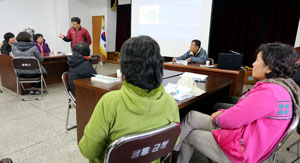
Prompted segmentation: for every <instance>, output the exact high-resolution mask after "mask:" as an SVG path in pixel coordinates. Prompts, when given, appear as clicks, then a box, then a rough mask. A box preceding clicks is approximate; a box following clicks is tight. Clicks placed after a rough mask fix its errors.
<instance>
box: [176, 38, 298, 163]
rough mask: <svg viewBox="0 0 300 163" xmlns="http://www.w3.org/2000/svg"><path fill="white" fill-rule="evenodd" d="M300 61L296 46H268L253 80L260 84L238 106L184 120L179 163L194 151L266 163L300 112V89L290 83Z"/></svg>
mask: <svg viewBox="0 0 300 163" xmlns="http://www.w3.org/2000/svg"><path fill="white" fill-rule="evenodd" d="M298 58H299V56H298V54H297V52H296V51H295V50H294V48H293V47H291V46H289V45H286V44H281V43H269V44H263V45H261V46H260V47H259V48H258V49H257V58H256V61H255V62H254V63H253V77H254V78H256V79H258V80H259V81H258V82H257V83H256V85H255V86H254V87H253V89H252V90H251V91H249V92H248V93H247V94H245V95H243V96H242V97H241V98H240V100H239V102H238V103H237V104H236V105H234V106H233V107H231V108H229V109H227V110H219V111H217V112H215V113H213V114H212V115H211V116H209V115H206V114H203V113H200V112H196V111H191V112H189V113H188V115H187V116H186V117H185V118H184V120H183V122H182V128H181V130H182V131H181V135H180V136H181V139H180V142H179V143H178V145H177V146H176V147H175V148H174V150H179V149H180V151H179V153H178V158H177V162H178V163H188V162H189V160H190V158H191V156H192V154H193V151H194V149H196V150H198V151H200V152H201V153H203V154H204V155H205V156H207V157H208V158H210V159H211V160H214V161H217V162H250V163H255V162H261V161H263V160H264V159H266V158H267V157H268V156H269V155H270V154H271V153H272V151H273V150H274V148H273V147H274V146H275V145H276V144H277V142H278V141H279V140H280V138H281V136H282V135H285V134H286V129H287V127H289V124H290V121H291V119H292V115H293V112H295V111H296V110H297V109H299V108H300V106H299V103H300V95H299V92H300V89H299V87H298V86H297V84H296V83H295V82H294V81H293V80H292V79H291V77H292V76H293V75H294V74H295V72H296V68H297V66H296V62H297V59H298Z"/></svg>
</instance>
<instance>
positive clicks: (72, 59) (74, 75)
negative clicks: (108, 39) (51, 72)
mask: <svg viewBox="0 0 300 163" xmlns="http://www.w3.org/2000/svg"><path fill="white" fill-rule="evenodd" d="M89 55H90V48H89V45H88V44H87V43H85V42H80V43H77V44H75V46H74V51H73V55H71V56H69V57H68V62H67V63H68V65H69V78H68V79H69V85H70V89H71V92H72V94H73V95H74V96H75V88H74V84H73V80H76V79H82V78H89V77H92V76H93V75H92V74H97V72H96V70H95V69H94V68H93V65H92V63H91V61H90V60H89V58H88V57H87V56H89Z"/></svg>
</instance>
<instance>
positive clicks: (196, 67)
mask: <svg viewBox="0 0 300 163" xmlns="http://www.w3.org/2000/svg"><path fill="white" fill-rule="evenodd" d="M200 65H201V64H199V63H189V64H188V65H182V64H178V63H175V62H165V63H164V68H165V69H167V70H174V71H181V72H193V73H198V74H205V75H214V76H218V77H224V78H229V79H233V83H232V85H231V95H232V96H241V95H242V91H243V86H244V78H245V75H246V72H245V70H244V69H239V70H227V69H219V68H216V67H212V68H208V67H201V66H200Z"/></svg>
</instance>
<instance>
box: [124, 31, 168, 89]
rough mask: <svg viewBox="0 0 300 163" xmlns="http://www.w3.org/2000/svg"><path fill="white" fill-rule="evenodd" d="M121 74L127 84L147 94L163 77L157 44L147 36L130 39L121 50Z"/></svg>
mask: <svg viewBox="0 0 300 163" xmlns="http://www.w3.org/2000/svg"><path fill="white" fill-rule="evenodd" d="M121 72H122V73H123V75H124V76H125V79H126V81H127V82H129V83H131V84H133V85H135V86H138V87H140V88H142V89H146V90H148V91H149V92H150V91H151V90H153V89H155V88H158V87H159V86H160V85H161V82H162V76H163V58H162V56H161V54H160V48H159V45H158V43H157V42H156V41H155V40H154V39H152V38H151V37H149V36H139V37H132V38H130V39H128V40H127V41H126V42H125V43H124V44H123V45H122V48H121Z"/></svg>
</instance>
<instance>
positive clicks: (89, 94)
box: [74, 71, 232, 143]
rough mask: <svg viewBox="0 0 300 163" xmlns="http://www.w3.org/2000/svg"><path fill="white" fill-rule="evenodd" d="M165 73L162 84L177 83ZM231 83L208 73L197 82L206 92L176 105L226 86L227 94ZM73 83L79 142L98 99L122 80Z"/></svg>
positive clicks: (116, 87)
mask: <svg viewBox="0 0 300 163" xmlns="http://www.w3.org/2000/svg"><path fill="white" fill-rule="evenodd" d="M166 73H173V72H171V71H169V72H168V71H165V76H164V77H168V78H165V79H163V85H166V84H167V83H177V81H178V79H179V78H180V77H179V76H178V75H177V76H172V77H170V75H168V74H166ZM179 74H180V73H179ZM113 76H114V77H116V74H113ZM231 83H232V79H228V78H222V77H216V76H210V75H209V76H208V78H207V82H206V83H200V82H197V86H198V87H199V88H201V89H202V90H204V91H206V93H204V94H202V95H200V96H198V97H192V98H189V99H186V100H184V101H180V102H177V104H178V107H179V109H182V108H185V107H187V106H188V105H191V104H193V103H195V102H196V101H197V100H200V99H203V98H205V97H206V96H209V95H211V94H213V93H214V92H216V91H218V90H221V89H226V88H227V89H226V90H227V91H228V92H227V95H229V93H230V87H231ZM74 85H75V90H76V121H77V142H78V143H79V141H80V139H81V137H82V135H83V132H84V127H85V125H86V124H87V123H88V121H89V119H90V117H91V115H92V113H93V111H94V108H95V106H96V104H97V103H98V101H99V99H100V98H101V97H102V96H103V95H104V94H105V93H107V92H110V91H113V90H119V89H120V88H121V86H122V82H117V83H110V84H106V83H101V82H96V81H92V80H91V79H90V78H85V79H79V80H74Z"/></svg>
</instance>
